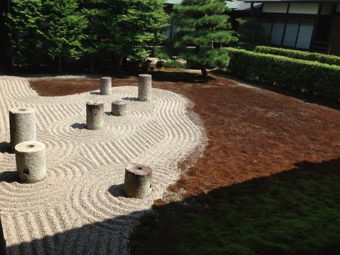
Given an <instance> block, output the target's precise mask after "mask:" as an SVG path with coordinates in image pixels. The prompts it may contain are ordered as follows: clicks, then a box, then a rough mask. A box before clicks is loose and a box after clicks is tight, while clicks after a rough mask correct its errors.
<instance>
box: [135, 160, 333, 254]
mask: <svg viewBox="0 0 340 255" xmlns="http://www.w3.org/2000/svg"><path fill="white" fill-rule="evenodd" d="M160 204H161V203H160ZM155 211H156V212H155V214H154V215H152V216H145V217H143V218H142V220H141V222H142V224H141V225H140V226H139V227H138V228H136V230H135V232H134V234H133V236H132V242H131V244H132V248H131V253H132V254H165V255H166V254H207V255H208V254H235V255H236V254H237V255H241V254H242V255H244V254H265V255H266V254H268V255H272V254H296V255H297V254H313V255H314V254H315V255H316V254H320V255H321V254H329V255H331V254H332V255H335V254H340V159H335V160H331V161H328V162H322V163H309V162H301V163H298V164H296V168H295V169H291V170H289V171H287V172H283V173H280V174H277V175H274V176H268V177H263V178H259V179H253V180H250V181H247V182H245V183H241V184H235V185H233V186H229V187H222V188H219V189H217V190H213V191H210V192H209V193H207V194H204V195H201V196H198V197H192V198H188V199H185V200H184V201H181V202H176V203H170V204H167V205H165V206H155Z"/></svg>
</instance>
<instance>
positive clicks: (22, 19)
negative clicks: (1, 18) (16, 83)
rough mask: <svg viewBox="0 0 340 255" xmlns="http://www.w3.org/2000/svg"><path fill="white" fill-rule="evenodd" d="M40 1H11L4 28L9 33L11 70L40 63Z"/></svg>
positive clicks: (41, 35) (41, 36) (41, 34)
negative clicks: (5, 27)
mask: <svg viewBox="0 0 340 255" xmlns="http://www.w3.org/2000/svg"><path fill="white" fill-rule="evenodd" d="M43 20H44V19H43V15H42V2H41V0H21V1H13V2H12V4H11V10H10V12H9V13H7V17H6V26H7V27H8V31H9V38H10V46H11V58H12V65H13V68H14V66H15V65H16V64H17V65H19V66H20V67H22V68H23V67H26V68H27V67H31V66H32V65H35V64H39V62H41V61H42V58H43V56H42V47H43V41H44V36H43V32H42V30H41V24H42V22H43Z"/></svg>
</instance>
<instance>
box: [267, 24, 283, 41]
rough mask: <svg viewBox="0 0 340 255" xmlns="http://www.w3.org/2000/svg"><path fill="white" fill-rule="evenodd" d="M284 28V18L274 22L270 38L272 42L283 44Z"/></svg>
mask: <svg viewBox="0 0 340 255" xmlns="http://www.w3.org/2000/svg"><path fill="white" fill-rule="evenodd" d="M284 29H285V22H284V19H277V20H276V21H275V22H274V23H273V28H272V36H271V40H270V42H271V43H272V44H275V45H281V42H282V36H283V31H284Z"/></svg>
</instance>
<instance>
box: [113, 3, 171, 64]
mask: <svg viewBox="0 0 340 255" xmlns="http://www.w3.org/2000/svg"><path fill="white" fill-rule="evenodd" d="M111 1H113V0H111ZM163 5H164V1H163V0H121V1H118V2H117V1H113V3H112V6H113V7H112V8H114V10H113V11H112V12H113V13H115V15H114V16H113V17H112V18H111V20H110V21H109V22H108V31H109V35H110V40H111V45H110V49H111V51H112V52H114V53H115V54H117V55H119V56H120V57H121V58H122V59H125V58H126V59H128V60H129V61H131V62H137V63H139V64H140V63H141V62H142V61H143V60H145V58H146V57H148V56H149V55H150V54H151V49H152V46H154V45H158V44H160V43H161V42H162V41H163V40H164V35H163V34H162V31H163V29H164V28H165V27H166V26H167V25H168V15H167V14H166V13H165V11H164V9H163V7H164V6H163Z"/></svg>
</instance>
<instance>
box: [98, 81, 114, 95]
mask: <svg viewBox="0 0 340 255" xmlns="http://www.w3.org/2000/svg"><path fill="white" fill-rule="evenodd" d="M100 94H101V95H111V94H112V79H111V77H102V78H100Z"/></svg>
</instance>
